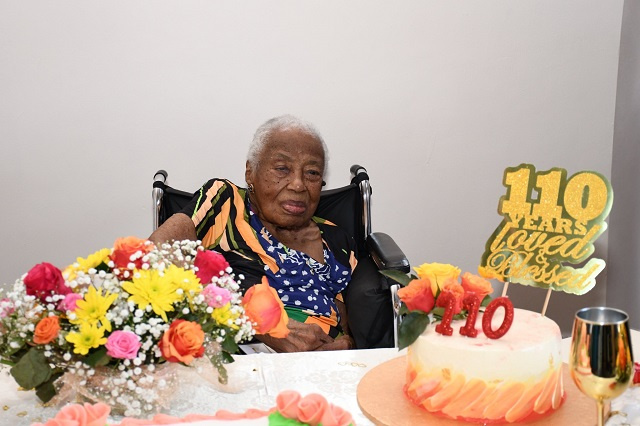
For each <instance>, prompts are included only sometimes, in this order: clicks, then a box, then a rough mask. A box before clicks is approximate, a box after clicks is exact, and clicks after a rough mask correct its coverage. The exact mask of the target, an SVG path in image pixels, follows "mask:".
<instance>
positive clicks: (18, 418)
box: [0, 332, 640, 426]
mask: <svg viewBox="0 0 640 426" xmlns="http://www.w3.org/2000/svg"><path fill="white" fill-rule="evenodd" d="M632 340H633V342H634V343H635V344H636V345H640V333H639V332H633V335H632ZM569 345H570V341H569V339H565V340H564V341H563V356H564V360H565V361H566V360H567V359H568V351H569ZM636 348H640V346H636ZM401 355H404V351H402V352H400V353H399V352H398V351H397V350H396V349H369V350H352V351H336V352H305V353H292V354H263V353H261V354H253V355H242V356H236V362H234V363H232V364H229V365H228V366H227V369H228V372H229V383H230V384H229V385H228V386H227V387H222V386H221V385H219V384H217V381H216V378H215V377H214V376H213V373H212V371H211V370H208V369H204V370H200V371H196V369H185V370H184V374H183V375H182V384H181V386H180V387H179V388H177V389H176V395H175V399H174V400H173V402H172V404H171V410H170V413H171V414H172V415H176V416H183V415H186V414H189V413H199V414H213V413H215V412H216V411H217V410H218V409H222V408H224V409H227V410H230V411H236V412H243V411H245V410H247V409H248V408H259V409H265V410H266V409H269V408H271V407H273V406H274V405H275V397H276V395H277V394H278V393H279V392H280V391H282V390H296V391H298V392H300V393H301V394H303V395H306V394H308V393H312V392H316V393H320V394H322V395H323V396H325V397H326V398H327V400H329V402H331V403H333V404H336V405H339V406H340V407H342V408H344V409H346V410H348V411H349V412H350V413H351V414H352V415H353V418H354V420H355V421H356V423H357V424H358V425H370V424H372V423H371V422H370V421H369V420H368V419H367V418H366V417H365V416H364V414H362V412H361V411H360V408H359V407H358V402H357V397H356V389H357V386H358V383H359V381H360V379H361V378H362V377H363V376H364V374H365V373H366V372H368V371H369V370H371V369H372V368H374V367H375V366H377V365H379V364H381V363H383V362H385V361H387V360H390V359H393V358H395V357H397V356H401ZM636 358H640V353H638V352H637V353H636ZM204 365H206V364H204ZM398 374H404V372H398ZM0 407H2V411H1V412H0V424H1V425H12V426H23V425H25V426H26V425H30V424H31V423H32V422H36V421H44V420H46V419H48V418H51V417H53V415H54V414H55V412H56V411H57V408H54V407H42V404H41V403H40V402H39V400H38V399H37V397H36V396H35V394H34V393H33V392H27V391H21V392H18V391H17V385H16V384H15V382H14V381H13V379H12V378H11V376H9V374H8V370H7V369H6V368H4V369H2V371H0ZM612 409H613V410H614V411H624V412H625V413H626V415H616V416H614V417H612V418H611V419H610V420H609V422H608V423H607V425H608V426H609V425H623V424H627V425H629V424H630V425H639V426H640V387H634V388H631V389H629V390H628V391H627V392H626V393H625V394H624V395H623V396H622V397H620V398H617V399H616V400H614V402H613V407H612ZM594 413H595V403H594Z"/></svg>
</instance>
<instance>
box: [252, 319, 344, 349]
mask: <svg viewBox="0 0 640 426" xmlns="http://www.w3.org/2000/svg"><path fill="white" fill-rule="evenodd" d="M287 327H288V328H289V335H288V336H287V337H285V338H284V339H277V338H275V337H271V336H268V335H264V334H262V335H256V339H258V340H259V341H261V342H262V343H264V344H265V345H267V346H269V347H271V348H272V349H273V350H275V351H276V352H305V351H315V350H320V349H321V348H322V347H323V346H324V345H328V344H332V343H333V342H334V340H333V339H332V338H331V337H330V336H329V335H328V334H327V333H325V332H324V331H323V330H322V329H321V328H320V326H319V325H317V324H304V323H301V322H299V321H295V320H292V319H291V318H289V323H288V324H287ZM327 350H328V349H327Z"/></svg>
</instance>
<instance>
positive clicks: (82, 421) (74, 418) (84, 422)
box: [33, 402, 111, 426]
mask: <svg viewBox="0 0 640 426" xmlns="http://www.w3.org/2000/svg"><path fill="white" fill-rule="evenodd" d="M110 411H111V408H110V407H109V406H108V405H107V404H103V403H101V402H99V403H97V404H93V405H91V404H89V403H85V404H84V406H83V405H80V404H69V405H65V406H64V407H62V408H61V409H60V411H58V414H56V416H55V417H54V418H53V419H51V420H49V421H47V423H45V424H44V426H104V425H105V424H107V417H109V412H110ZM33 426H42V423H34V425H33Z"/></svg>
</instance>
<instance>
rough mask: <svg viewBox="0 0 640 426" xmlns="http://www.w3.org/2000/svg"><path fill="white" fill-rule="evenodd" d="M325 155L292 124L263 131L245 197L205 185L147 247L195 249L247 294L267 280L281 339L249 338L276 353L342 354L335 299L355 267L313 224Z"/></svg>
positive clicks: (336, 239) (320, 144) (343, 248)
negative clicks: (218, 261)
mask: <svg viewBox="0 0 640 426" xmlns="http://www.w3.org/2000/svg"><path fill="white" fill-rule="evenodd" d="M326 158H327V149H326V145H325V143H324V141H323V140H322V137H321V136H320V134H319V133H318V132H317V131H316V130H315V129H314V127H313V126H312V125H310V124H309V123H306V122H304V121H302V120H299V119H297V118H295V117H292V116H281V117H277V118H274V119H271V120H269V121H267V122H266V123H264V124H263V125H262V126H260V128H258V130H257V131H256V133H255V136H254V138H253V142H252V143H251V146H250V147H249V153H248V155H247V163H246V171H245V179H246V183H247V189H243V188H239V187H237V186H236V185H234V184H233V183H231V182H229V181H227V180H223V179H212V180H210V181H208V182H207V183H206V184H205V185H204V186H203V187H202V188H200V190H199V191H198V192H197V193H196V194H195V196H194V198H193V200H192V201H191V203H190V204H189V205H188V206H187V207H186V208H185V209H184V210H183V212H182V213H177V214H175V215H173V216H172V217H170V218H169V219H168V220H167V221H166V222H165V223H164V224H163V225H162V226H161V227H160V228H158V229H157V230H156V231H155V232H154V233H153V234H152V235H151V236H150V237H149V238H150V239H151V240H152V241H155V242H164V241H168V240H172V239H193V240H195V239H199V240H201V241H202V243H203V245H204V246H205V247H207V248H209V249H212V250H216V251H219V252H221V253H222V254H223V255H224V256H225V258H226V259H227V261H228V262H229V264H230V266H231V267H232V268H233V270H234V272H235V273H236V274H242V275H243V276H244V278H243V280H242V283H241V285H242V287H243V289H244V290H245V291H246V289H247V288H249V287H250V286H252V285H254V284H257V283H259V282H260V281H261V280H262V277H263V276H266V277H267V278H268V281H269V285H270V286H271V287H273V288H274V289H276V291H277V292H278V295H279V296H280V299H281V300H282V302H283V304H284V305H285V309H286V310H287V313H288V315H289V318H290V320H289V325H288V326H289V330H290V332H289V336H288V337H287V338H285V339H277V338H274V337H271V336H266V335H264V336H257V338H258V340H260V341H262V342H263V343H265V344H267V345H268V346H270V347H271V348H273V349H275V350H276V351H280V352H294V351H309V350H338V349H350V348H352V347H353V341H352V339H351V338H350V337H349V335H348V329H347V326H346V324H347V321H346V311H345V309H344V304H343V303H342V298H341V292H342V291H343V290H344V289H345V288H346V286H347V284H348V282H349V280H350V278H351V273H352V272H353V269H354V268H355V266H356V260H355V254H354V251H355V242H354V241H353V239H352V238H351V237H349V236H348V235H347V234H346V233H345V232H343V231H342V230H341V229H339V228H338V227H337V226H335V225H333V224H332V223H330V222H326V221H324V220H323V219H321V218H317V217H314V212H315V210H316V207H317V206H318V201H319V198H320V191H321V189H322V186H323V184H324V182H323V180H322V178H323V175H324V173H325V166H326V164H325V160H326Z"/></svg>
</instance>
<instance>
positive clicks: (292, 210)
mask: <svg viewBox="0 0 640 426" xmlns="http://www.w3.org/2000/svg"><path fill="white" fill-rule="evenodd" d="M282 208H283V209H284V211H286V212H287V213H289V214H295V215H298V214H303V213H304V212H305V211H307V205H306V204H305V203H303V202H302V201H285V202H284V203H282Z"/></svg>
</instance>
